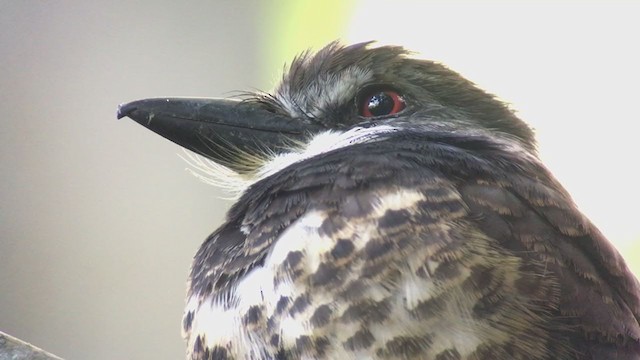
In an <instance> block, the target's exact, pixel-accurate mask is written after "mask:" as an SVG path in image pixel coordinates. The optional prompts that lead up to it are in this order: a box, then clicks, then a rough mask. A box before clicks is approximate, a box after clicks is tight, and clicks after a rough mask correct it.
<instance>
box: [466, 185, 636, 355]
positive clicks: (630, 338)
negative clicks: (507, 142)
mask: <svg viewBox="0 0 640 360" xmlns="http://www.w3.org/2000/svg"><path fill="white" fill-rule="evenodd" d="M549 176H550V175H549ZM511 177H512V179H511V180H510V181H509V182H508V183H507V182H502V183H495V182H494V183H483V182H476V183H467V184H465V185H463V186H461V188H460V193H461V194H462V196H463V199H464V201H465V203H466V204H467V206H468V207H469V211H470V215H471V216H472V217H474V218H475V221H474V222H475V224H476V225H477V227H478V228H479V229H480V230H481V231H482V232H483V233H485V234H486V235H487V236H489V237H491V238H494V239H496V240H497V241H498V242H499V243H500V244H501V245H502V246H504V247H505V248H507V249H510V250H511V251H512V252H513V253H515V254H518V255H519V256H520V257H522V258H525V259H528V260H527V262H529V263H530V266H535V265H536V264H538V265H537V266H539V265H542V266H544V267H545V268H546V269H545V270H547V271H548V272H547V274H548V276H550V277H553V278H555V281H556V282H557V286H558V288H557V299H552V298H549V299H548V301H549V302H550V303H551V302H557V303H556V304H555V306H554V307H553V310H554V313H553V317H552V322H551V324H550V326H551V327H552V328H554V329H556V330H555V331H554V332H555V334H556V335H555V336H558V337H561V338H566V340H567V341H568V342H569V343H570V349H572V350H573V351H575V353H574V354H575V356H576V357H577V358H580V359H583V358H586V359H638V358H640V325H639V323H640V290H639V289H640V286H639V285H638V281H637V280H636V279H635V277H634V276H633V275H632V274H631V272H630V271H629V269H628V268H627V266H626V264H625V263H624V261H623V259H622V257H621V256H620V254H618V252H617V251H616V250H615V249H614V248H613V246H612V245H611V244H610V243H609V241H607V239H605V238H604V236H603V235H602V234H601V233H600V232H599V231H598V230H597V229H596V228H595V226H594V225H593V224H591V223H590V222H589V221H588V220H587V219H586V218H585V217H584V215H583V214H581V213H580V212H579V211H578V210H577V208H576V207H575V205H574V204H573V203H572V202H571V200H570V199H569V198H568V196H567V195H566V193H565V192H564V191H563V190H562V189H561V188H560V187H559V185H557V184H556V183H555V181H554V180H553V179H550V178H548V177H546V176H545V178H546V179H545V178H543V179H542V181H541V179H536V178H528V177H525V176H521V175H515V174H512V175H511ZM537 289H538V286H536V283H535V281H530V282H524V283H522V284H520V289H519V290H520V291H529V292H535V291H536V290H537ZM532 295H533V294H532ZM579 354H583V355H581V356H582V357H580V355H579ZM587 354H588V355H587Z"/></svg>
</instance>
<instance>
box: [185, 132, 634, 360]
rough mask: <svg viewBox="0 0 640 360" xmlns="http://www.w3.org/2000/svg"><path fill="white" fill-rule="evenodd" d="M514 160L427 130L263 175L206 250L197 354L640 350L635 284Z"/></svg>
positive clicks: (556, 196)
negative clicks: (208, 317) (211, 320)
mask: <svg viewBox="0 0 640 360" xmlns="http://www.w3.org/2000/svg"><path fill="white" fill-rule="evenodd" d="M520 155H521V154H516V153H514V152H511V151H508V150H507V149H506V148H505V147H504V146H503V145H501V144H500V143H496V142H493V141H492V139H491V138H489V137H487V136H483V135H481V134H479V135H477V136H473V135H468V134H467V135H460V134H453V133H448V132H434V131H420V130H419V129H417V130H414V131H403V132H397V133H387V134H384V135H382V136H381V138H380V139H378V140H377V141H375V142H371V143H361V144H355V145H353V146H348V147H344V148H340V149H336V150H333V151H331V152H327V153H324V154H321V155H319V156H316V157H314V158H311V159H307V160H304V161H301V162H299V163H296V164H295V165H294V166H289V167H287V168H285V169H284V170H282V171H280V172H278V173H276V174H274V175H272V176H270V177H268V178H266V179H263V180H261V181H259V182H257V183H255V184H254V185H252V186H251V187H250V188H249V189H248V190H247V191H246V192H245V194H244V195H243V196H242V198H241V199H240V200H239V201H238V202H237V203H236V204H235V205H234V207H233V208H232V209H231V211H230V212H229V214H228V218H227V222H226V223H225V224H224V225H223V226H222V227H221V228H220V229H218V230H217V231H216V232H215V233H213V234H212V235H211V236H210V237H209V239H208V240H207V241H206V242H205V243H204V245H203V246H202V248H201V249H200V250H199V252H198V254H197V255H196V257H195V260H194V265H193V268H192V273H191V280H190V291H189V299H188V304H187V311H186V313H185V317H184V323H183V326H184V332H185V334H186V335H187V337H188V341H189V347H190V348H189V351H190V356H191V358H192V359H193V360H197V359H437V360H445V359H477V360H489V359H639V358H640V342H639V341H640V326H639V319H640V299H639V295H638V291H637V289H638V283H637V280H636V279H635V278H634V277H633V276H632V275H631V273H630V272H629V270H628V269H627V267H626V265H625V264H624V262H623V260H622V258H621V257H620V255H619V254H618V253H617V252H616V250H615V249H614V248H613V247H612V246H611V244H610V243H609V242H608V241H607V240H606V239H605V238H604V237H603V236H602V235H601V234H600V232H599V231H598V230H597V229H596V228H595V227H594V226H593V225H592V224H591V223H590V222H589V221H588V220H587V219H586V218H585V217H584V216H583V215H582V214H581V213H580V212H579V211H578V210H577V209H576V207H575V205H574V204H573V202H572V200H571V198H570V197H569V195H568V194H567V192H566V191H565V190H564V189H563V188H562V187H561V186H560V185H559V184H558V182H557V181H556V180H555V179H554V178H553V177H552V175H551V174H550V173H549V172H548V170H547V169H546V168H544V167H543V166H542V165H541V164H540V163H539V162H538V161H537V160H536V159H535V158H533V157H523V156H520ZM265 280H266V281H265ZM251 281H253V282H252V283H251V284H253V285H251V284H250V282H251ZM204 313H210V314H214V315H215V314H217V315H216V316H219V317H217V318H216V319H218V320H217V321H218V322H219V323H217V324H215V323H214V324H206V325H205V324H203V323H196V321H200V322H202V321H204V320H194V319H205V318H206V317H202V316H201V315H203V314H204ZM212 316H213V315H212ZM224 321H228V322H226V323H223V322H224ZM212 327H213V328H215V327H218V328H217V329H213V330H211V328H212ZM205 328H206V329H207V331H205V330H204V329H205Z"/></svg>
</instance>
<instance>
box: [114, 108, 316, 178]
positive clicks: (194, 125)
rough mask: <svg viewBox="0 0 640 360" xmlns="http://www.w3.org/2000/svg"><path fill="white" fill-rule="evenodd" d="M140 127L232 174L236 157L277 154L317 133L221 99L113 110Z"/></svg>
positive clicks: (308, 125)
mask: <svg viewBox="0 0 640 360" xmlns="http://www.w3.org/2000/svg"><path fill="white" fill-rule="evenodd" d="M125 116H127V117H129V118H131V119H133V120H134V121H136V122H137V123H139V124H140V125H142V126H144V127H146V128H148V129H149V130H152V131H154V132H156V133H158V134H159V135H162V136H163V137H165V138H167V139H169V140H171V141H173V142H175V143H176V144H178V145H180V146H183V147H185V148H187V149H189V150H191V151H193V152H195V153H197V154H200V155H202V156H205V157H207V158H209V159H211V160H213V161H215V162H217V163H219V164H222V165H225V166H227V167H229V168H231V169H233V170H235V171H243V169H244V168H243V166H242V164H240V163H239V159H241V158H242V154H246V153H249V154H254V155H255V154H264V153H265V152H269V153H276V154H277V153H279V152H281V151H283V150H284V149H286V148H287V145H288V146H290V145H291V144H292V143H293V142H295V141H302V140H304V139H305V137H306V136H308V135H309V134H311V133H315V132H317V131H319V130H321V129H320V126H319V125H317V124H312V123H309V122H308V121H304V120H301V119H292V118H291V117H287V116H284V115H280V114H276V113H273V112H270V111H267V110H265V109H264V107H262V106H260V105H259V104H256V103H252V102H243V101H237V100H226V99H225V100H223V99H205V98H202V99H189V98H154V99H144V100H138V101H133V102H130V103H127V104H123V105H120V106H119V107H118V119H120V118H123V117H125Z"/></svg>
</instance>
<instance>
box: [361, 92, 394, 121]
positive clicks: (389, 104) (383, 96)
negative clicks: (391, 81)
mask: <svg viewBox="0 0 640 360" xmlns="http://www.w3.org/2000/svg"><path fill="white" fill-rule="evenodd" d="M393 106H394V101H393V98H392V97H391V96H389V94H387V93H386V92H380V93H377V94H374V95H372V96H371V97H370V98H369V104H367V109H369V112H371V115H373V116H382V115H388V114H390V113H391V111H393Z"/></svg>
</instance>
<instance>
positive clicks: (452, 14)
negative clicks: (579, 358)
mask: <svg viewBox="0 0 640 360" xmlns="http://www.w3.org/2000/svg"><path fill="white" fill-rule="evenodd" d="M639 15H640V7H639V6H638V3H637V2H619V3H617V2H611V1H608V2H601V3H599V2H589V3H586V4H584V3H583V4H580V3H578V2H530V3H529V2H513V1H511V2H506V1H505V2H478V1H475V2H452V1H447V2H434V1H430V2H427V1H420V2H416V1H336V0H331V1H317V2H311V1H262V2H258V1H255V2H241V1H236V2H232V1H215V2H214V1H191V2H174V1H151V0H141V1H121V0H116V1H56V2H53V1H35V0H27V1H10V0H4V1H0V117H1V118H0V169H1V171H2V181H1V182H0V330H2V331H5V332H8V333H11V334H13V335H15V336H18V337H20V338H23V339H25V340H28V341H31V342H33V343H35V344H37V345H39V346H41V347H43V348H45V349H47V350H49V351H52V352H54V353H56V354H58V355H60V356H62V357H65V358H69V359H83V358H88V359H181V358H183V357H184V356H183V354H184V345H183V343H182V340H181V338H180V318H181V315H182V307H183V298H184V292H185V279H186V275H187V272H188V267H189V265H190V260H191V257H192V256H193V254H194V253H195V251H196V249H197V247H198V246H199V244H200V243H201V241H202V240H203V239H204V238H205V237H206V236H207V235H208V234H209V233H210V232H211V231H212V230H214V229H215V228H216V227H217V226H218V225H219V224H220V223H221V222H222V220H223V216H224V212H225V210H226V209H227V208H228V206H229V203H228V202H226V201H223V200H220V199H219V198H220V197H221V196H223V195H224V194H223V193H221V192H219V191H218V189H215V188H212V187H211V186H209V185H205V184H203V183H201V182H199V181H198V180H197V179H195V178H194V177H193V176H191V175H190V174H189V173H188V172H186V171H183V170H184V169H185V167H186V164H185V163H184V162H183V160H181V159H180V158H179V157H178V156H177V155H176V154H179V153H180V152H181V151H180V150H179V149H178V147H177V146H176V145H173V144H172V143H170V142H168V141H166V140H164V139H162V138H160V137H159V136H156V135H155V134H152V133H151V132H149V131H147V130H145V129H143V128H142V127H141V126H138V125H137V124H135V123H133V122H131V121H129V120H122V121H116V119H115V111H116V106H117V104H119V103H121V102H126V101H130V100H134V99H138V98H145V97H154V96H165V95H180V96H230V95H233V91H234V90H251V89H261V90H268V89H269V88H271V87H272V86H273V85H274V84H275V82H277V80H278V79H279V78H280V77H281V72H282V69H283V65H284V63H285V62H287V61H290V60H291V58H292V56H293V55H294V54H296V53H298V52H300V51H302V50H304V49H306V48H308V47H313V48H319V47H321V46H322V45H324V44H325V43H327V42H329V41H331V40H333V39H336V38H341V39H343V41H345V42H355V41H364V40H372V39H373V40H379V41H380V42H381V43H396V44H401V45H406V46H407V47H409V48H411V49H414V50H417V51H420V52H421V53H422V56H424V57H427V58H431V59H435V60H438V61H442V62H444V63H446V64H448V65H449V66H450V67H452V68H453V69H455V70H457V71H459V72H461V73H462V74H463V75H465V76H467V77H468V78H470V79H471V80H473V81H475V82H476V83H478V84H479V85H480V86H481V87H483V88H485V89H487V90H489V91H491V92H493V93H496V94H498V95H500V96H501V97H502V98H503V99H504V100H506V101H508V102H510V103H511V104H512V105H513V107H514V108H515V109H517V110H519V113H520V115H521V116H522V117H523V118H524V119H525V120H527V121H528V122H529V123H531V124H532V125H533V126H534V127H535V128H536V129H537V132H538V138H539V140H540V153H541V156H542V158H543V159H544V161H545V162H546V163H547V164H548V165H549V166H550V167H551V169H552V171H553V172H554V173H555V174H556V175H557V176H558V178H559V179H560V180H561V181H562V182H563V183H564V184H565V185H566V186H567V188H568V189H569V190H570V191H571V193H572V194H573V195H574V197H575V199H576V201H577V203H578V204H579V206H580V207H581V208H582V209H583V210H584V211H585V212H586V213H587V214H588V215H589V216H590V218H591V219H592V220H593V221H594V222H595V223H596V224H598V226H599V227H600V228H601V229H602V230H603V232H605V234H607V236H608V237H609V238H610V239H611V240H612V241H613V242H614V243H615V244H616V246H617V247H618V249H620V251H621V252H622V253H623V254H624V256H625V257H626V258H627V259H628V261H629V263H630V266H631V267H632V268H633V269H634V271H635V272H636V274H639V273H640V255H639V254H640V222H639V221H638V219H637V218H638V213H639V210H638V204H640V191H639V190H638V188H639V187H638V185H637V184H638V182H639V181H638V180H639V177H640V174H639V171H640V170H639V166H638V163H639V162H638V155H640V151H639V150H638V148H637V146H636V145H637V137H638V136H637V133H638V128H639V124H640V119H639V117H640V115H638V110H637V104H638V99H637V94H638V91H637V88H638V84H639V83H640V70H639V69H638V65H637V64H639V63H640V55H639V54H638V50H637V45H636V44H637V34H640V23H639V22H638V21H637V19H638V17H639Z"/></svg>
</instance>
